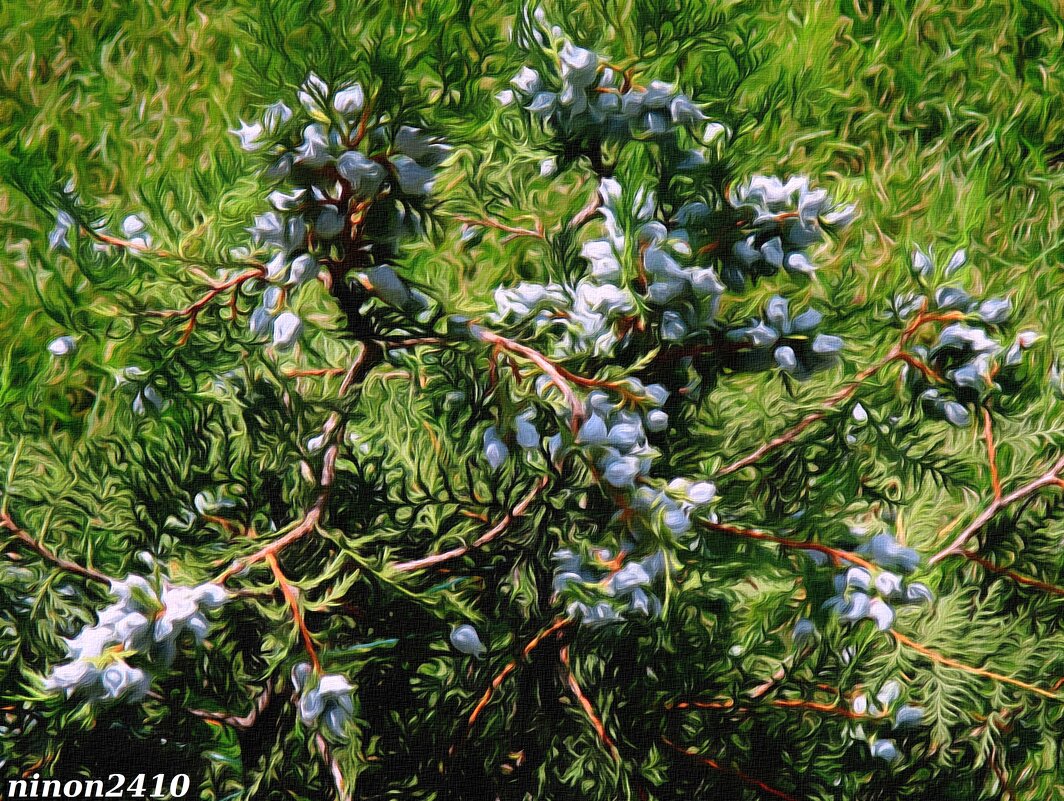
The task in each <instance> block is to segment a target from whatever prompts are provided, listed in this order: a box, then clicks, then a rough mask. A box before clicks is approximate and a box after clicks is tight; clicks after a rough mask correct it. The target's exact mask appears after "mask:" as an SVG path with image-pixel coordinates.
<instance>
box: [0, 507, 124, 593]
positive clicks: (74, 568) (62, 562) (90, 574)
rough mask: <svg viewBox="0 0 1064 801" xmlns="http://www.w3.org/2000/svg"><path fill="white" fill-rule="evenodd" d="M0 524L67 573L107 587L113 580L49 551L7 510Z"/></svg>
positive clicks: (2, 514) (19, 540)
mask: <svg viewBox="0 0 1064 801" xmlns="http://www.w3.org/2000/svg"><path fill="white" fill-rule="evenodd" d="M0 526H3V527H4V528H6V529H7V530H8V531H10V532H11V533H12V534H13V535H14V537H15V540H16V541H17V542H18V543H19V544H21V545H24V546H25V547H27V548H29V549H30V550H32V551H34V552H35V553H36V554H38V555H39V556H41V557H42V558H43V559H45V560H46V561H48V562H51V563H52V564H54V565H55V566H57V567H59V568H62V569H63V570H65V571H67V572H68V573H73V574H75V575H78V576H81V577H82V578H86V579H88V580H89V581H95V582H97V583H99V584H106V585H107V586H108V587H109V586H111V584H112V582H113V581H114V579H112V578H111V577H110V576H107V575H105V574H103V573H101V572H100V571H99V570H95V569H93V568H91V567H85V566H84V565H79V564H77V563H76V562H71V561H70V560H69V559H63V558H62V557H60V556H57V555H56V554H54V553H52V551H50V550H49V549H48V548H47V547H46V546H45V545H43V544H42V543H40V542H37V540H36V539H34V538H33V536H31V535H30V534H29V533H27V532H26V531H24V530H23V529H22V528H20V527H19V525H18V524H17V523H16V522H15V521H14V520H13V519H12V518H11V515H10V514H8V512H7V511H3V512H2V513H0Z"/></svg>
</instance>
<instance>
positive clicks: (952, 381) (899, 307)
mask: <svg viewBox="0 0 1064 801" xmlns="http://www.w3.org/2000/svg"><path fill="white" fill-rule="evenodd" d="M966 263H967V254H966V252H965V251H964V250H958V251H955V252H954V253H953V255H952V256H951V257H950V259H949V261H948V263H947V264H946V265H945V267H944V268H942V269H938V268H936V266H935V263H934V260H933V258H932V253H931V252H930V250H929V251H924V250H922V249H920V248H916V249H915V251H914V252H913V257H912V269H913V273H914V275H915V276H916V278H917V280H918V281H919V283H920V284H921V285H922V286H924V287H925V289H926V290H927V291H926V293H925V294H907V295H902V296H899V297H897V298H896V299H895V302H894V303H895V310H894V311H895V314H897V315H898V316H899V317H900V318H902V319H905V318H908V317H911V316H912V315H914V314H915V313H917V312H918V311H919V310H920V309H924V308H926V309H929V310H930V311H931V312H934V313H936V314H939V315H942V316H949V315H950V314H953V315H954V316H956V317H958V318H959V319H958V320H957V321H956V322H952V323H951V324H949V325H946V326H944V327H943V328H941V329H940V330H939V331H938V333H937V336H936V337H935V339H934V341H933V342H931V343H929V344H918V345H915V346H914V347H913V349H912V351H913V355H914V356H915V357H916V358H917V359H919V360H920V361H921V362H923V363H924V364H926V365H927V366H928V367H930V368H931V370H932V371H934V373H935V374H936V376H937V378H938V379H940V380H933V379H932V377H930V376H928V375H927V374H926V373H924V372H922V371H920V370H918V369H914V368H913V367H911V366H906V367H905V372H906V383H907V385H908V387H909V389H910V391H911V392H912V393H913V397H916V398H918V399H919V402H920V404H921V406H922V407H923V409H924V411H925V412H926V413H927V414H929V415H930V416H932V417H935V418H938V419H942V420H947V421H948V422H949V423H951V424H952V425H954V426H957V427H959V428H963V427H966V426H968V425H970V424H971V422H972V420H973V416H972V409H973V407H976V406H980V405H984V404H985V403H986V402H987V401H988V400H990V399H991V398H992V397H993V396H994V395H997V394H1009V393H1012V392H1015V391H1016V389H1017V388H1018V387H1019V383H1020V378H1021V375H1020V373H1021V369H1022V366H1023V361H1024V353H1025V351H1027V350H1028V349H1029V348H1031V347H1032V346H1033V345H1034V344H1035V343H1036V342H1037V341H1038V339H1039V337H1038V335H1037V334H1036V333H1035V332H1034V331H1020V332H1019V333H1018V334H1017V335H1016V336H1015V337H1014V338H1013V340H1012V341H1011V342H1008V343H1006V342H1003V341H1002V340H1001V338H1000V332H1001V329H1002V327H1003V326H1005V325H1006V324H1007V323H1008V322H1009V318H1010V317H1011V314H1012V301H1011V300H1010V299H1009V298H1006V297H991V298H983V299H980V298H974V297H972V296H971V295H970V294H969V293H968V292H967V291H966V290H965V289H964V288H963V287H961V286H959V285H957V284H956V283H952V282H950V283H942V284H940V285H939V286H937V287H936V288H935V289H934V291H933V292H932V291H931V289H930V287H929V285H930V283H931V282H933V281H934V279H936V278H944V279H949V278H951V277H952V276H954V274H956V273H957V272H958V271H959V270H961V269H962V268H963V267H964V266H965V264H966Z"/></svg>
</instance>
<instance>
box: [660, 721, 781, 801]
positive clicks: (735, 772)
mask: <svg viewBox="0 0 1064 801" xmlns="http://www.w3.org/2000/svg"><path fill="white" fill-rule="evenodd" d="M661 741H662V742H663V743H665V745H667V746H669V748H671V749H672V750H674V751H676V752H677V753H680V754H683V755H684V756H686V757H689V758H691V759H694V760H696V761H698V762H700V763H702V764H703V765H706V766H707V767H710V768H713V770H716V771H719V772H721V773H727V774H730V775H732V776H735V777H736V778H737V779H739V780H740V781H742V782H745V783H746V784H750V785H753V786H754V787H757V788H758V789H760V790H762V791H764V792H766V793H768V794H769V795H771V796H775V797H776V798H782V799H783V801H798V799H797V798H795V797H794V796H793V795H788V794H787V793H785V792H783V791H782V790H777V789H776V788H775V787H773V786H772V785H770V784H766V783H765V782H763V781H761V780H760V779H755V778H754V777H753V776H750V775H748V774H746V773H744V772H743V771H741V770H739V769H738V768H726V767H724V766H723V765H721V764H720V763H719V762H717V760H715V759H710V758H709V757H704V756H702V755H701V754H698V753H696V752H694V751H692V750H689V749H687V748H684V747H683V746H680V745H677V744H676V743H674V742H673V741H672V740H670V739H669V738H668V737H665V736H664V735H662V738H661Z"/></svg>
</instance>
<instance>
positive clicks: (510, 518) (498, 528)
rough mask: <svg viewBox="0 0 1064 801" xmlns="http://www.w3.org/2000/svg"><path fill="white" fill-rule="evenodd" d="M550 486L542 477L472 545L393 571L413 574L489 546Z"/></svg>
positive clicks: (413, 562)
mask: <svg viewBox="0 0 1064 801" xmlns="http://www.w3.org/2000/svg"><path fill="white" fill-rule="evenodd" d="M548 484H550V476H541V477H540V479H539V481H537V482H536V483H535V484H533V485H532V489H531V490H529V491H528V493H527V494H526V495H525V497H524V498H522V499H521V500H520V501H519V502H518V503H517V505H516V506H514V507H513V508H512V509H511V510H510V511H509V512H507V513H506V514H505V515H503V517H502V519H501V520H499V522H498V523H496V524H495V525H494V526H492V527H491V528H490V529H489V530H488V531H486V532H484V533H483V534H481V535H480V536H479V537H478V538H477V539H475V540H474V541H473V542H472V544H470V545H460V546H458V547H457V548H452V549H451V550H449V551H444V552H442V553H436V554H431V555H430V556H423V557H421V558H420V559H412V560H410V561H409V562H399V563H397V564H395V565H392V569H393V570H396V571H398V572H400V573H411V572H413V571H416V570H424V569H425V568H428V567H435V566H436V565H439V564H442V563H444V562H449V561H450V560H452V559H458V558H459V557H462V556H465V555H466V554H467V553H469V552H470V551H472V550H474V549H476V548H480V547H482V546H484V545H487V544H488V543H489V542H491V541H492V540H493V539H495V538H496V537H497V536H499V535H500V534H502V533H503V532H504V531H506V529H507V528H508V527H509V526H510V524H511V523H513V522H514V521H515V520H517V518H519V517H521V516H523V515H524V514H525V512H527V511H528V507H529V506H531V505H532V502H533V501H534V500H535V499H536V498H537V497H538V496H539V494H540V493H541V492H542V491H543V490H545V489H546V488H547V485H548Z"/></svg>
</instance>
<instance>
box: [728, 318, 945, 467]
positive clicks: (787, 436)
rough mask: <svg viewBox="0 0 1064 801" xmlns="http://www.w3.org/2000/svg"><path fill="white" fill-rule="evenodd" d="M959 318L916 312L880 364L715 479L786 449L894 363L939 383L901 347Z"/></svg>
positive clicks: (938, 379)
mask: <svg viewBox="0 0 1064 801" xmlns="http://www.w3.org/2000/svg"><path fill="white" fill-rule="evenodd" d="M962 317H963V315H962V314H960V313H959V312H945V313H943V314H924V313H923V312H920V313H919V314H917V315H916V317H914V318H913V320H912V322H910V323H909V325H908V326H907V327H906V328H905V330H904V331H903V332H902V334H901V337H900V338H899V340H898V343H897V344H896V345H895V346H894V347H893V348H891V350H890V352H889V353H887V355H886V356H884V357H883V358H882V359H881V360H880V361H878V362H876V363H875V364H873V365H872V366H870V367H866V368H865V369H864V370H862V371H861V372H859V373H858V374H857V375H855V376H854V377H853V379H852V380H851V381H850V383H849V384H847V385H846V386H844V387H843V388H842V389H840V390H839V391H838V392H836V393H835V394H834V395H831V396H830V397H828V398H827V399H826V400H824V401H823V402H822V404H821V406H822V408H821V409H820V410H819V411H816V412H812V413H810V414H808V415H806V416H805V417H803V418H802V419H801V420H800V421H799V422H798V423H797V424H796V425H795V426H794V427H793V428H791V429H789V430H788V431H786V432H784V433H783V434H780V435H779V436H778V437H775V438H774V439H772V440H769V441H768V442H766V443H764V444H763V445H761V446H759V447H758V448H756V449H755V450H753V451H751V452H750V453H749V454H747V455H746V456H744V457H742V458H741V459H737V460H736V461H734V462H732V463H731V464H728V465H725V466H724V467H722V468H721V469H720V470H718V471H717V475H722V476H726V475H728V474H729V473H734V472H735V471H737V470H742V469H743V468H744V467H749V466H750V465H752V464H754V463H756V462H759V461H760V460H761V459H762V458H764V456H765V455H766V454H768V453H771V452H772V451H774V450H776V449H777V448H779V447H782V446H783V445H786V444H787V443H789V442H793V441H794V440H796V439H797V438H798V437H799V436H800V435H801V434H802V432H804V431H805V430H806V429H807V428H809V427H810V426H811V425H813V424H814V423H817V422H819V421H820V420H823V419H824V418H825V417H827V413H828V411H830V410H831V409H833V408H834V407H836V406H838V405H839V404H840V403H842V402H844V401H846V400H848V399H849V398H850V397H852V396H853V394H854V393H855V392H857V390H858V388H859V387H860V386H861V384H863V383H864V382H865V381H867V380H868V379H869V378H871V377H872V376H874V375H875V374H876V373H878V372H879V371H880V370H882V369H883V368H884V367H886V366H887V365H889V364H892V363H894V362H896V361H903V362H905V363H906V364H909V365H912V366H913V367H914V368H916V369H918V370H920V371H921V372H922V373H924V375H925V376H926V377H927V378H928V379H929V380H931V381H941V378H940V376H939V375H938V374H937V373H936V372H935V371H934V370H932V369H931V368H930V367H928V366H927V365H926V364H924V363H923V362H921V361H919V360H918V359H915V358H914V357H913V356H911V355H910V354H908V353H906V352H905V346H906V344H908V342H909V340H910V339H912V337H913V336H914V335H915V334H916V332H917V331H918V330H919V329H920V328H921V327H922V326H924V325H926V324H927V323H937V322H949V321H953V320H959V319H961V318H962Z"/></svg>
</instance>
